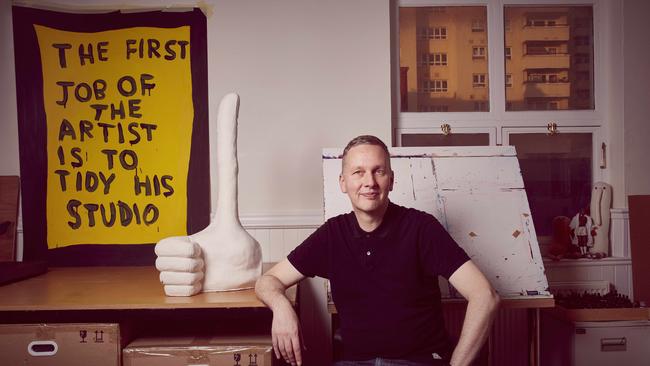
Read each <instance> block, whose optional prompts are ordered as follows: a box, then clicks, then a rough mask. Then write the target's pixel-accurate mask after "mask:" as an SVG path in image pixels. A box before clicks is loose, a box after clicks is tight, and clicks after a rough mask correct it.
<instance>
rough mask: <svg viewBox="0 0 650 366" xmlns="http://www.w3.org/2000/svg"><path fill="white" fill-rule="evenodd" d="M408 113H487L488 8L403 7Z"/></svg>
mask: <svg viewBox="0 0 650 366" xmlns="http://www.w3.org/2000/svg"><path fill="white" fill-rule="evenodd" d="M399 24H400V25H399V28H400V34H399V39H400V41H399V42H400V83H401V85H400V94H401V95H400V101H401V104H402V107H401V111H402V112H438V111H445V112H457V111H461V112H462V111H469V112H474V111H487V110H488V108H489V104H490V103H489V99H488V98H489V90H488V81H489V80H488V45H487V8H486V7H485V6H432V7H408V8H400V16H399Z"/></svg>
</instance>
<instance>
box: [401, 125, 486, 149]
mask: <svg viewBox="0 0 650 366" xmlns="http://www.w3.org/2000/svg"><path fill="white" fill-rule="evenodd" d="M443 129H444V128H442V127H441V128H437V129H435V128H401V129H397V146H404V147H407V146H489V145H495V142H496V141H495V138H496V128H466V127H461V128H457V127H449V130H447V131H446V132H445V131H443Z"/></svg>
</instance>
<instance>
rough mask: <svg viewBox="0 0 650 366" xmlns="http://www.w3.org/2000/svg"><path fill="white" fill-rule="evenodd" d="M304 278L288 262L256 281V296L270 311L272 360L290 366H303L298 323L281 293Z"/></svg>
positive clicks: (291, 308) (287, 300)
mask: <svg viewBox="0 0 650 366" xmlns="http://www.w3.org/2000/svg"><path fill="white" fill-rule="evenodd" d="M303 278H305V276H303V275H302V274H301V273H300V272H298V270H297V269H296V268H295V267H294V266H293V265H292V264H291V262H289V261H288V260H287V259H285V260H283V261H282V262H280V263H278V264H276V265H275V266H273V268H271V269H270V270H269V271H268V272H266V273H265V274H264V275H263V276H262V277H260V278H259V279H258V280H257V283H256V284H255V294H256V295H257V297H258V298H259V299H260V301H262V302H263V303H264V304H266V306H268V307H269V308H270V309H271V310H272V311H273V323H272V325H271V335H272V337H273V350H274V351H275V356H276V357H277V358H278V359H280V357H282V358H284V360H285V361H286V362H288V363H289V364H291V365H299V366H300V365H302V353H301V347H302V346H303V343H304V342H302V334H301V332H300V323H299V322H298V317H297V316H296V312H295V311H294V310H293V306H292V305H291V302H290V301H289V299H287V297H286V295H285V294H284V291H285V290H286V289H287V287H289V286H293V285H294V284H295V283H297V282H298V281H300V280H302V279H303Z"/></svg>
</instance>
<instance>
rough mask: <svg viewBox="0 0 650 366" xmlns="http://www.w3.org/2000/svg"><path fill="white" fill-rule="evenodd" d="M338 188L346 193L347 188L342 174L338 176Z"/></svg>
mask: <svg viewBox="0 0 650 366" xmlns="http://www.w3.org/2000/svg"><path fill="white" fill-rule="evenodd" d="M339 187H340V188H341V192H343V193H348V190H347V188H345V178H343V173H341V174H339Z"/></svg>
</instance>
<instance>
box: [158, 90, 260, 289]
mask: <svg viewBox="0 0 650 366" xmlns="http://www.w3.org/2000/svg"><path fill="white" fill-rule="evenodd" d="M238 109H239V96H238V95H237V94H234V93H231V94H228V95H226V96H225V97H223V99H222V100H221V104H220V105H219V114H218V116H217V157H216V161H217V208H216V210H215V211H213V213H212V217H211V220H210V224H209V225H208V227H206V228H205V229H203V230H202V231H200V232H198V233H196V234H193V235H190V236H175V237H170V238H165V239H162V240H161V241H159V242H158V244H156V248H155V252H156V255H157V256H158V258H157V259H156V268H157V269H158V270H159V271H160V282H162V284H163V285H164V288H165V294H167V295H168V296H192V295H194V294H196V293H199V292H201V291H203V292H212V291H230V290H239V289H245V288H252V287H253V286H254V285H255V281H256V280H257V278H258V277H259V276H260V275H261V274H262V250H261V248H260V245H259V243H258V242H257V241H256V240H255V239H254V238H253V237H252V236H251V235H250V234H248V232H246V230H244V228H243V227H242V225H241V222H240V221H239V210H238V206H237V173H238V165H237V114H238Z"/></svg>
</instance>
